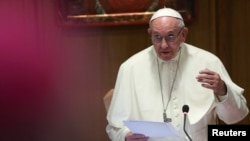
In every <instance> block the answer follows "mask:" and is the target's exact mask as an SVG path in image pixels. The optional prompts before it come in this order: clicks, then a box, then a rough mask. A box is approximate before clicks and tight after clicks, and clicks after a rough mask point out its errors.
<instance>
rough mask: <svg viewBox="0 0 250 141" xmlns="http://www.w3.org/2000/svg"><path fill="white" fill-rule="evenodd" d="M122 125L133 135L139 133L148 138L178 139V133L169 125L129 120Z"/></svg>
mask: <svg viewBox="0 0 250 141" xmlns="http://www.w3.org/2000/svg"><path fill="white" fill-rule="evenodd" d="M124 124H125V125H126V126H127V127H128V128H129V129H130V131H131V132H133V133H141V134H144V135H145V136H148V137H179V133H178V132H177V131H176V130H175V128H174V127H173V125H172V124H171V123H165V122H153V121H141V120H129V121H124Z"/></svg>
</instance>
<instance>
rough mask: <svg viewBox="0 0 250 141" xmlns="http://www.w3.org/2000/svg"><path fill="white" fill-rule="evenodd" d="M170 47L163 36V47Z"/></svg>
mask: <svg viewBox="0 0 250 141" xmlns="http://www.w3.org/2000/svg"><path fill="white" fill-rule="evenodd" d="M167 47H168V42H167V41H166V40H165V38H162V40H161V48H163V49H164V48H167Z"/></svg>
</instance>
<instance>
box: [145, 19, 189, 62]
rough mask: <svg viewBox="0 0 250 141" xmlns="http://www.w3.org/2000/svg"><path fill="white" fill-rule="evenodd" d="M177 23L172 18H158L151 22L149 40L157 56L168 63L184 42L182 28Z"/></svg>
mask: <svg viewBox="0 0 250 141" xmlns="http://www.w3.org/2000/svg"><path fill="white" fill-rule="evenodd" d="M178 25H179V21H178V20H177V19H175V18H173V17H160V18H157V19H155V20H154V21H152V23H151V27H150V29H149V30H150V31H149V33H150V34H151V40H152V43H153V45H154V48H155V50H156V52H157V54H158V56H159V57H160V58H161V59H163V60H165V61H168V60H170V59H172V58H174V57H175V56H176V54H177V52H178V50H179V48H180V44H181V42H183V41H184V40H185V36H182V35H183V34H182V32H183V30H184V27H179V26H178Z"/></svg>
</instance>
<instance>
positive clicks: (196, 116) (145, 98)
mask: <svg viewBox="0 0 250 141" xmlns="http://www.w3.org/2000/svg"><path fill="white" fill-rule="evenodd" d="M179 55H180V58H179ZM178 58H179V59H178ZM157 59H158V58H157V55H156V52H155V50H154V47H153V46H150V47H148V48H146V49H144V50H143V51H141V52H139V53H137V54H135V55H134V56H132V57H130V58H129V59H128V60H127V61H125V62H124V63H123V64H122V65H121V66H120V69H119V72H118V77H117V81H116V85H115V89H114V95H113V98H112V102H111V104H110V108H109V111H108V114H107V120H108V125H107V127H106V131H107V134H108V135H109V137H110V139H111V140H113V141H124V140H125V135H126V134H127V133H128V132H129V130H128V128H127V127H125V126H124V124H123V121H125V120H147V121H163V111H164V108H166V111H167V116H168V118H171V119H172V122H171V123H172V124H173V126H174V127H175V128H176V130H177V131H178V132H179V133H180V135H181V136H182V137H184V136H185V134H184V132H183V118H184V117H183V113H182V106H183V105H184V104H187V105H189V108H190V110H189V113H188V118H187V123H186V130H187V131H188V133H189V135H190V136H191V138H192V139H193V141H207V128H208V127H207V125H209V124H216V119H217V117H219V118H220V119H221V120H223V121H224V122H225V123H227V124H233V123H237V122H239V121H241V120H242V119H243V118H244V117H246V115H247V114H248V112H249V111H248V108H247V105H246V100H245V97H244V96H243V95H242V93H243V92H244V89H242V88H241V87H239V86H237V85H236V84H235V83H234V82H233V81H232V80H231V78H230V76H229V75H228V73H227V71H226V69H225V67H224V65H223V64H222V62H221V61H220V59H219V58H218V57H216V56H215V55H213V54H211V53H209V52H207V51H205V50H202V49H200V48H197V47H194V46H192V45H189V44H186V43H182V44H181V53H180V52H179V54H178V55H177V56H176V57H175V58H174V59H173V60H171V61H168V62H164V61H162V60H158V61H157ZM178 60H179V66H178V68H177V67H176V66H177V64H178ZM157 62H158V63H157ZM157 64H159V65H157ZM158 66H159V70H158ZM164 67H166V68H167V69H166V70H165V71H162V69H164ZM205 68H208V69H210V70H212V71H215V72H217V73H219V74H220V77H221V78H222V79H223V80H224V82H225V84H226V86H227V96H224V97H220V100H222V101H218V99H217V98H216V96H215V95H214V94H213V91H212V90H210V89H207V88H204V87H202V86H201V84H200V83H198V82H197V80H196V76H197V75H198V73H199V71H200V70H203V69H205ZM176 71H177V74H176V78H174V74H175V72H176ZM159 72H160V75H159ZM166 72H167V73H166ZM159 76H160V77H161V78H162V81H160V79H159ZM163 77H164V78H163ZM173 81H174V85H173V86H172V82H173ZM160 82H161V83H162V86H161V85H160ZM167 84H169V86H167ZM171 87H173V90H172V94H171V96H170V93H171V92H170V90H169V89H170V88H171ZM161 90H162V91H163V92H162V93H161ZM162 94H163V97H164V98H163V99H162ZM168 100H169V101H168ZM166 105H168V106H166ZM184 138H186V137H184ZM149 140H150V141H153V140H154V141H156V140H157V141H163V140H164V141H167V140H169V139H167V138H165V139H164V138H155V139H153V138H150V139H149ZM180 140H183V138H180ZM184 140H185V139H184ZM172 141H173V140H172ZM176 141H177V140H176Z"/></svg>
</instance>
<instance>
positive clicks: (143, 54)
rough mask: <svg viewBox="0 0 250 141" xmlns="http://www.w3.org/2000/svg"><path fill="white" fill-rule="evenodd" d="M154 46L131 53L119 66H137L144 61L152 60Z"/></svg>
mask: <svg viewBox="0 0 250 141" xmlns="http://www.w3.org/2000/svg"><path fill="white" fill-rule="evenodd" d="M154 56H155V55H154V47H153V46H150V47H147V48H145V49H144V50H142V51H140V52H138V53H136V54H134V55H132V56H131V57H129V58H128V59H127V60H126V61H124V62H123V63H122V64H121V66H127V67H129V66H130V67H132V66H138V65H142V64H145V63H149V62H151V61H152V60H154V58H155V57H154Z"/></svg>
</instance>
